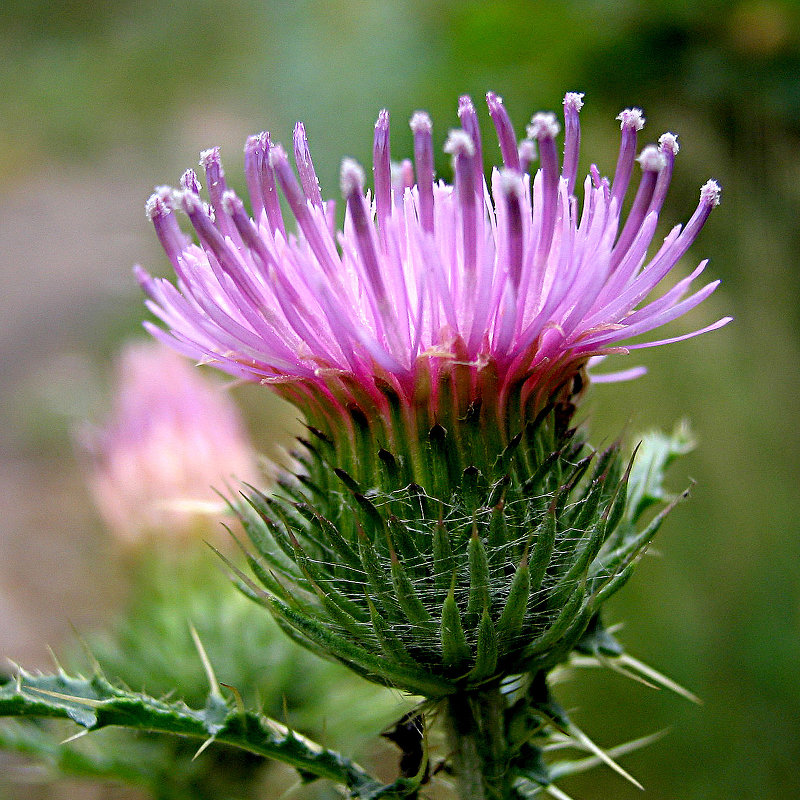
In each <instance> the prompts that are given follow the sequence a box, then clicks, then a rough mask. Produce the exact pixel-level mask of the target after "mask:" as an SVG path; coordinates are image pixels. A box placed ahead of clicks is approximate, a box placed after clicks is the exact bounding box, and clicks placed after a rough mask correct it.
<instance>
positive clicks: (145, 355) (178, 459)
mask: <svg viewBox="0 0 800 800" xmlns="http://www.w3.org/2000/svg"><path fill="white" fill-rule="evenodd" d="M79 444H80V446H81V449H82V451H83V453H84V454H85V456H86V460H87V463H88V467H89V469H88V485H89V489H90V492H91V494H92V497H93V499H94V501H95V504H96V506H97V508H98V510H99V512H100V515H101V516H102V518H103V520H104V521H105V523H106V524H107V525H108V527H109V528H110V529H111V530H112V531H113V533H114V534H116V535H117V536H118V537H119V538H120V539H122V540H126V541H130V542H133V541H136V540H139V539H141V538H143V537H176V536H178V537H180V536H189V535H192V534H200V535H209V534H212V533H217V532H218V530H220V529H221V526H220V525H219V519H220V517H221V516H222V514H223V513H224V511H225V508H226V506H225V503H224V502H223V501H222V500H221V498H220V496H219V494H217V493H216V492H215V489H216V490H220V491H224V489H225V488H226V486H227V485H229V484H230V483H231V482H232V481H234V480H235V481H237V482H238V481H242V480H246V481H250V482H256V481H257V476H258V469H257V464H256V457H255V454H254V451H253V449H252V447H251V445H250V443H249V441H248V438H247V435H246V433H245V430H244V426H243V424H242V420H241V418H240V415H239V413H238V410H237V408H236V406H235V405H234V403H233V401H232V400H231V399H230V398H229V397H228V396H227V394H226V393H225V390H224V389H223V387H222V386H220V385H219V384H218V383H215V382H214V381H212V380H210V379H209V378H207V377H205V376H203V375H202V374H201V373H199V372H198V371H197V369H196V368H195V367H194V366H193V365H191V364H189V363H187V362H186V360H185V359H183V358H182V357H181V356H179V355H178V354H177V353H174V352H173V351H172V350H169V349H168V348H166V347H163V346H162V345H161V344H159V343H157V342H139V343H133V344H129V345H127V346H126V347H125V349H124V350H123V352H122V354H121V356H120V358H119V362H118V365H117V375H116V386H115V394H114V400H113V408H112V412H111V415H110V417H109V419H108V421H107V423H106V424H105V426H103V427H99V428H95V427H90V426H85V427H84V428H83V429H82V430H81V431H80V432H79Z"/></svg>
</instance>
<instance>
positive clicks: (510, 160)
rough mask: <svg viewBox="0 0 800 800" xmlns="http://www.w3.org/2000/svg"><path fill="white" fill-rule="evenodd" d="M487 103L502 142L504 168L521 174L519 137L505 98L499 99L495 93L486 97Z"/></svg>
mask: <svg viewBox="0 0 800 800" xmlns="http://www.w3.org/2000/svg"><path fill="white" fill-rule="evenodd" d="M486 103H487V105H488V106H489V116H490V117H491V118H492V122H494V127H495V130H496V131H497V139H498V141H499V142H500V153H501V155H502V156H503V166H504V167H506V169H515V170H516V171H517V172H520V166H519V154H518V153H517V137H516V134H515V133H514V126H513V125H512V124H511V118H510V117H509V116H508V111H506V109H505V106H504V105H503V98H502V97H498V96H497V95H496V94H495V93H494V92H489V93H488V94H487V95H486Z"/></svg>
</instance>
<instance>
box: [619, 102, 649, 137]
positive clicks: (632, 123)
mask: <svg viewBox="0 0 800 800" xmlns="http://www.w3.org/2000/svg"><path fill="white" fill-rule="evenodd" d="M617 119H618V120H619V127H620V130H623V131H624V130H625V128H632V129H633V130H635V131H640V130H641V129H642V128H644V123H645V118H644V113H643V112H642V109H641V108H625V109H623V110H622V111H620V112H619V114H617Z"/></svg>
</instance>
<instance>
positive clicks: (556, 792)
mask: <svg viewBox="0 0 800 800" xmlns="http://www.w3.org/2000/svg"><path fill="white" fill-rule="evenodd" d="M544 790H545V791H546V792H547V794H549V795H550V796H551V797H555V798H557V800H572V798H571V797H570V796H569V795H568V794H567V793H566V792H562V791H561V789H559V788H558V786H556V785H554V784H552V783H549V784H547V786H545V787H544Z"/></svg>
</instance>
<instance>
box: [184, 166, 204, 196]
mask: <svg viewBox="0 0 800 800" xmlns="http://www.w3.org/2000/svg"><path fill="white" fill-rule="evenodd" d="M181 187H182V188H183V189H185V190H186V191H187V192H192V194H200V190H201V189H202V188H203V187H202V186H201V185H200V181H199V180H198V179H197V173H196V172H195V171H194V170H193V169H187V170H186V172H184V173H183V175H181Z"/></svg>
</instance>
